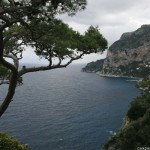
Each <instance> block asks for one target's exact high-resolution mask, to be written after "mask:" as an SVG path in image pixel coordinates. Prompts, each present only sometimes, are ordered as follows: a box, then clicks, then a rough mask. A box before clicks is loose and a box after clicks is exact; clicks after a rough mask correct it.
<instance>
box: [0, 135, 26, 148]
mask: <svg viewBox="0 0 150 150" xmlns="http://www.w3.org/2000/svg"><path fill="white" fill-rule="evenodd" d="M0 149H1V150H29V148H27V147H26V146H25V145H23V144H21V143H20V142H18V141H17V140H16V139H14V138H12V137H10V136H8V135H6V134H5V133H0Z"/></svg>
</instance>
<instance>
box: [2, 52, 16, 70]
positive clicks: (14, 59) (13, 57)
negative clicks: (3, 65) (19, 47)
mask: <svg viewBox="0 0 150 150" xmlns="http://www.w3.org/2000/svg"><path fill="white" fill-rule="evenodd" d="M3 56H4V57H7V58H11V59H13V62H14V66H15V67H16V69H18V67H19V61H18V58H17V57H16V56H15V55H13V54H7V55H3Z"/></svg>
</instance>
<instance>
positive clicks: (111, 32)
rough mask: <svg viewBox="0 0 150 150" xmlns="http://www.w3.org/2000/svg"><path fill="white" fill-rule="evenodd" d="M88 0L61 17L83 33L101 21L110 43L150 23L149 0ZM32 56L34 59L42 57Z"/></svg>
mask: <svg viewBox="0 0 150 150" xmlns="http://www.w3.org/2000/svg"><path fill="white" fill-rule="evenodd" d="M87 2H88V4H87V8H86V9H85V10H84V11H81V12H79V13H77V14H76V15H75V16H73V17H69V16H67V15H60V16H58V18H60V19H62V20H63V21H64V22H65V23H67V24H69V25H70V26H71V27H72V28H73V29H75V30H77V31H79V32H81V33H84V32H85V31H86V30H87V28H88V27H89V26H90V25H94V26H97V25H98V26H99V28H100V32H101V33H102V34H103V35H104V37H105V38H106V39H107V40H108V43H109V45H111V44H112V43H113V42H115V41H116V40H118V39H119V38H120V36H121V35H122V34H123V33H124V32H131V31H134V30H136V29H137V28H139V27H140V26H141V25H143V24H150V4H149V0H87ZM28 55H29V54H28ZM105 55H106V54H105ZM105 55H103V56H101V55H93V54H92V55H89V56H85V57H84V59H82V60H78V61H77V63H80V62H81V63H83V62H85V63H87V62H90V61H94V60H97V59H100V58H103V57H104V56H105ZM28 57H31V54H30V56H26V58H28ZM31 58H32V61H37V60H38V58H33V57H31Z"/></svg>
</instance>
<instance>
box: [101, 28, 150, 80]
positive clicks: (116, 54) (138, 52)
mask: <svg viewBox="0 0 150 150" xmlns="http://www.w3.org/2000/svg"><path fill="white" fill-rule="evenodd" d="M98 73H99V74H101V75H106V76H107V75H109V76H110V75H112V76H114V75H115V76H133V77H147V76H149V74H150V25H142V26H141V27H140V28H139V29H137V30H136V31H134V32H128V33H124V34H122V36H121V38H120V39H119V40H118V41H116V42H115V43H113V44H112V45H111V46H110V47H109V50H108V53H107V57H106V59H105V61H104V63H103V67H102V69H99V70H98Z"/></svg>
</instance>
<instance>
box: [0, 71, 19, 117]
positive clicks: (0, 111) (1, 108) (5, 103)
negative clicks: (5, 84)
mask: <svg viewBox="0 0 150 150" xmlns="http://www.w3.org/2000/svg"><path fill="white" fill-rule="evenodd" d="M17 79H18V73H17V72H16V73H14V72H13V73H12V75H11V79H10V84H9V88H8V92H7V95H6V97H5V99H4V101H3V103H2V104H1V106H0V117H1V116H2V115H3V113H4V112H5V111H6V109H7V107H8V106H9V104H10V102H11V101H12V98H13V96H14V94H15V89H16V86H17Z"/></svg>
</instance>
